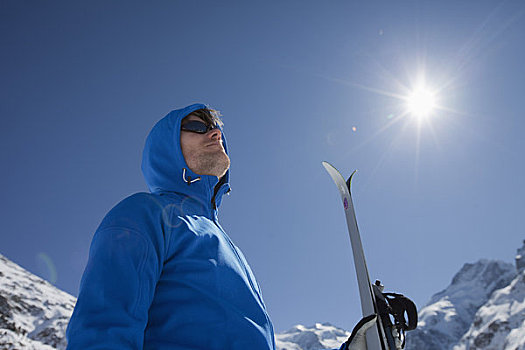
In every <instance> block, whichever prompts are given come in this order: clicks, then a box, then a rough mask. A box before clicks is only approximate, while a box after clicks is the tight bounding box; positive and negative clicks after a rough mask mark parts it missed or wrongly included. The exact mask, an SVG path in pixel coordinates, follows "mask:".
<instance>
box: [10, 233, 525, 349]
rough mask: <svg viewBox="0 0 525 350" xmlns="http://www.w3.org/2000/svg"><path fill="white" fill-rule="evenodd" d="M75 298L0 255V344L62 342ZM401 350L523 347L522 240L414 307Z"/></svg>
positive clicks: (310, 336)
mask: <svg viewBox="0 0 525 350" xmlns="http://www.w3.org/2000/svg"><path fill="white" fill-rule="evenodd" d="M75 302H76V299H75V298H74V297H73V296H71V295H69V294H67V293H65V292H63V291H61V290H59V289H57V288H56V287H54V286H53V285H51V284H50V283H48V282H46V281H45V280H43V279H41V278H39V277H37V276H35V275H33V274H31V273H30V272H28V271H26V270H24V269H23V268H22V267H20V266H18V265H17V264H15V263H13V262H12V261H10V260H9V259H7V258H5V257H4V256H2V255H1V254H0V349H5V350H18V349H32V350H53V349H61V350H62V349H65V348H66V339H65V330H66V327H67V323H68V320H69V317H70V316H71V313H72V312H73V308H74V305H75ZM349 335H350V333H349V332H348V331H346V330H344V329H340V328H337V327H335V326H333V325H331V324H329V323H316V324H315V325H313V326H311V327H305V326H302V325H297V326H294V327H293V328H292V329H290V330H288V331H286V332H282V333H279V334H276V336H275V337H276V349H277V350H320V349H338V348H339V346H340V345H341V344H342V343H343V342H344V341H345V340H346V339H347V338H348V336H349ZM406 349H407V350H416V349H417V350H437V349H439V350H496V349H497V350H525V241H524V244H523V247H521V248H520V249H518V255H517V256H516V264H515V266H513V265H512V264H509V263H505V262H501V261H494V260H486V259H483V260H480V261H478V262H476V263H468V264H465V265H464V266H463V267H462V268H461V269H460V271H459V272H458V273H457V274H456V275H455V276H454V277H453V279H452V282H451V284H450V285H449V286H448V287H447V288H445V289H444V290H442V291H440V292H438V293H436V294H435V295H434V296H432V298H431V299H430V301H429V302H428V303H427V305H425V306H424V307H423V308H421V309H420V310H419V323H418V328H417V329H416V330H415V331H411V332H409V333H408V334H407V347H406Z"/></svg>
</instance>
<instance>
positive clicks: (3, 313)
mask: <svg viewBox="0 0 525 350" xmlns="http://www.w3.org/2000/svg"><path fill="white" fill-rule="evenodd" d="M75 302H76V299H75V298H74V297H72V296H71V295H69V294H67V293H65V292H63V291H61V290H59V289H57V288H56V287H54V286H53V285H51V284H50V283H48V282H47V281H45V280H43V279H41V278H40V277H37V276H35V275H33V274H32V273H30V272H28V271H26V270H24V269H23V268H22V267H20V266H18V265H17V264H15V263H13V262H12V261H10V260H9V259H7V258H6V257H4V256H3V255H1V254H0V349H3V350H19V349H27V350H53V349H65V348H66V340H65V330H66V327H67V323H68V321H69V318H70V317H71V313H72V312H73V308H74V306H75Z"/></svg>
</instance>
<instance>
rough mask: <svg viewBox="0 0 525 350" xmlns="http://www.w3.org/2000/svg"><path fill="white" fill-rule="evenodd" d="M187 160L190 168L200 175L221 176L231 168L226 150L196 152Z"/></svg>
mask: <svg viewBox="0 0 525 350" xmlns="http://www.w3.org/2000/svg"><path fill="white" fill-rule="evenodd" d="M189 158H190V159H188V160H187V163H188V166H189V168H190V169H191V170H192V171H193V172H194V173H195V174H198V175H214V176H217V177H219V178H221V177H222V176H224V174H226V171H227V170H228V169H229V168H230V157H228V155H227V154H226V153H225V152H224V151H222V150H221V151H217V152H196V153H194V154H192V155H190V157H189Z"/></svg>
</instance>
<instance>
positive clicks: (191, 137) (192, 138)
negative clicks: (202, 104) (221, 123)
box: [180, 115, 230, 178]
mask: <svg viewBox="0 0 525 350" xmlns="http://www.w3.org/2000/svg"><path fill="white" fill-rule="evenodd" d="M192 120H197V121H201V122H202V121H203V120H202V119H200V118H199V117H197V116H195V115H189V116H187V117H186V118H184V119H183V120H182V125H184V124H185V123H187V122H189V121H192ZM180 145H181V148H182V154H183V155H184V159H185V160H186V164H188V167H189V168H190V170H191V171H193V172H194V173H195V174H198V175H215V176H217V177H219V178H221V177H222V176H223V175H224V174H226V171H227V170H228V168H229V167H230V158H229V157H228V155H227V154H226V152H225V151H224V147H223V145H222V133H221V131H220V130H219V129H218V128H217V129H212V130H210V131H208V132H207V133H205V134H198V133H196V132H191V131H185V130H181V132H180Z"/></svg>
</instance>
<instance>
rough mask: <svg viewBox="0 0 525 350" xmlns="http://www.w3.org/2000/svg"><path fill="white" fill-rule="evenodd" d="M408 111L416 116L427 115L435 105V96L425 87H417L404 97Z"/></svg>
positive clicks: (422, 116)
mask: <svg viewBox="0 0 525 350" xmlns="http://www.w3.org/2000/svg"><path fill="white" fill-rule="evenodd" d="M406 103H407V109H408V112H409V113H410V114H411V115H413V116H414V117H416V118H424V117H427V116H429V115H430V114H431V113H432V111H433V110H434V107H435V106H436V96H435V95H434V93H433V92H432V91H430V90H429V89H428V88H426V87H418V88H416V89H414V90H413V91H412V93H411V94H410V95H408V97H407V99H406Z"/></svg>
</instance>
